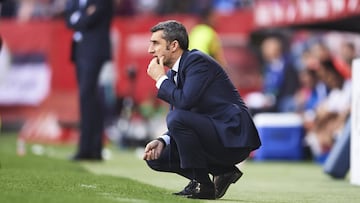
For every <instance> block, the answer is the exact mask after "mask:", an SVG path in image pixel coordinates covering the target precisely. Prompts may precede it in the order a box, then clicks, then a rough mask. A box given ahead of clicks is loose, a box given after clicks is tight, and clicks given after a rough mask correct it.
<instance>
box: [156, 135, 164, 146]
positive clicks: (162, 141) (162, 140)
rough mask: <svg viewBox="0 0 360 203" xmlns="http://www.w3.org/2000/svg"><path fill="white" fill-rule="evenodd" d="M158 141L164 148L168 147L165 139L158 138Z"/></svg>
mask: <svg viewBox="0 0 360 203" xmlns="http://www.w3.org/2000/svg"><path fill="white" fill-rule="evenodd" d="M156 140H158V141H160V142H161V143H162V144H163V145H164V147H165V146H166V142H165V140H164V139H163V138H161V137H158V138H156Z"/></svg>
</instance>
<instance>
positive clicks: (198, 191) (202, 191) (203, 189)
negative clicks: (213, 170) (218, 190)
mask: <svg viewBox="0 0 360 203" xmlns="http://www.w3.org/2000/svg"><path fill="white" fill-rule="evenodd" d="M196 183H197V186H196V188H195V189H194V190H192V191H191V194H190V195H187V197H188V198H191V199H215V186H214V184H213V183H210V184H201V183H199V182H196Z"/></svg>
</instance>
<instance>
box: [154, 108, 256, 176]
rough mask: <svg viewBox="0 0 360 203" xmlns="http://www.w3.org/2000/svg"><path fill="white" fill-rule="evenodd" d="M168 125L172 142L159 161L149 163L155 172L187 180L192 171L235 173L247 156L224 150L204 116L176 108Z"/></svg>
mask: <svg viewBox="0 0 360 203" xmlns="http://www.w3.org/2000/svg"><path fill="white" fill-rule="evenodd" d="M167 125H168V129H169V133H170V137H171V142H170V145H168V146H166V148H165V149H164V150H163V152H162V154H161V156H160V158H159V159H157V160H153V161H148V165H149V166H150V167H151V168H152V169H154V170H157V171H164V172H173V173H177V174H180V175H182V176H184V177H187V178H189V179H191V178H193V174H192V171H193V170H192V169H194V168H205V169H207V170H208V171H209V173H211V174H213V175H219V174H223V173H226V172H229V171H232V170H234V167H235V165H236V164H237V163H240V162H241V161H243V160H245V159H246V158H247V157H248V156H249V154H250V150H249V149H247V148H226V147H224V146H223V144H222V143H221V140H220V139H219V137H218V135H217V132H216V129H215V128H214V126H213V124H212V121H211V120H210V118H208V117H207V116H204V115H201V114H197V113H193V112H190V111H184V110H177V109H175V110H173V111H171V112H170V113H169V114H168V116H167Z"/></svg>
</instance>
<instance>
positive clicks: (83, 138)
mask: <svg viewBox="0 0 360 203" xmlns="http://www.w3.org/2000/svg"><path fill="white" fill-rule="evenodd" d="M75 63H76V76H77V82H78V88H79V94H80V98H79V99H80V131H81V134H80V140H79V149H78V154H79V155H80V156H85V157H97V158H99V157H101V150H102V136H103V131H104V123H103V122H104V121H103V120H104V119H103V117H104V115H103V109H102V108H103V106H102V103H101V97H100V93H99V91H98V78H99V74H100V70H101V67H102V65H103V60H98V59H96V58H93V59H88V58H85V57H77V58H76V62H75Z"/></svg>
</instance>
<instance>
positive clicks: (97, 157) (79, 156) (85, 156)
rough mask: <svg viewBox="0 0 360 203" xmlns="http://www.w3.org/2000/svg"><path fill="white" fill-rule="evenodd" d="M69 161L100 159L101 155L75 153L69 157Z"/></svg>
mask: <svg viewBox="0 0 360 203" xmlns="http://www.w3.org/2000/svg"><path fill="white" fill-rule="evenodd" d="M70 160H71V161H102V160H103V159H102V157H101V156H94V155H91V156H90V155H81V154H75V155H74V156H72V157H70Z"/></svg>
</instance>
